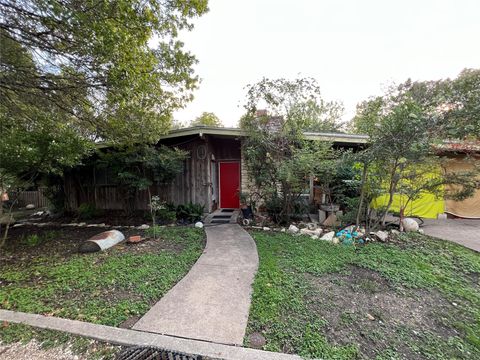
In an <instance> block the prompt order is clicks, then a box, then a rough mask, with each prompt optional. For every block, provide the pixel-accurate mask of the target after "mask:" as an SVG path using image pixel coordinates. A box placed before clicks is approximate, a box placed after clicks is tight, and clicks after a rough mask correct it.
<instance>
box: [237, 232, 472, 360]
mask: <svg viewBox="0 0 480 360" xmlns="http://www.w3.org/2000/svg"><path fill="white" fill-rule="evenodd" d="M252 236H253V237H254V238H255V240H256V243H257V247H258V252H259V256H260V267H259V271H258V274H257V276H256V279H255V283H254V293H253V302H252V307H251V310H250V317H249V323H248V328H247V336H246V337H245V343H246V345H247V346H248V335H249V334H251V333H253V332H260V333H262V335H263V336H264V337H265V338H266V340H267V343H266V345H265V347H264V349H266V350H272V351H282V352H288V353H297V354H300V355H302V356H304V357H307V358H308V357H316V358H325V359H357V358H369V359H372V358H373V359H412V358H415V359H462V358H463V359H473V358H480V285H479V275H480V255H479V254H478V253H475V252H473V251H471V250H468V249H465V248H463V247H461V246H458V245H456V244H452V243H448V242H444V241H440V240H433V239H431V238H428V237H426V236H423V235H420V234H411V235H408V236H407V235H402V236H399V238H398V239H397V240H396V241H395V242H393V243H389V244H382V243H373V244H369V245H366V246H363V247H357V248H354V247H351V246H350V247H348V246H342V245H332V244H330V243H328V242H325V241H319V240H312V239H310V238H309V237H304V236H300V237H292V236H289V235H287V234H280V233H268V232H253V233H252Z"/></svg>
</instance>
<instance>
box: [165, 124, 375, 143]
mask: <svg viewBox="0 0 480 360" xmlns="http://www.w3.org/2000/svg"><path fill="white" fill-rule="evenodd" d="M204 134H205V135H220V136H232V137H244V136H247V133H246V132H245V131H244V130H242V129H239V128H226V127H211V126H201V125H200V126H193V127H188V128H182V129H176V130H172V131H170V132H169V133H168V134H165V135H162V136H161V137H160V140H163V139H171V138H176V137H181V136H189V135H199V136H201V135H204ZM304 135H305V138H306V139H308V140H324V141H333V142H339V143H352V144H366V143H367V142H368V135H359V134H343V133H324V132H305V133H304Z"/></svg>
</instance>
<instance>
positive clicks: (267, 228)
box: [262, 226, 270, 231]
mask: <svg viewBox="0 0 480 360" xmlns="http://www.w3.org/2000/svg"><path fill="white" fill-rule="evenodd" d="M262 230H263V231H270V228H269V227H268V226H264V227H263V229H262Z"/></svg>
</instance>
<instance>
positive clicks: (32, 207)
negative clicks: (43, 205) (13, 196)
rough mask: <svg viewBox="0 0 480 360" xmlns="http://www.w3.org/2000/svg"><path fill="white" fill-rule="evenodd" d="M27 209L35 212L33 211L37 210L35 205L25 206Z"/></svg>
mask: <svg viewBox="0 0 480 360" xmlns="http://www.w3.org/2000/svg"><path fill="white" fill-rule="evenodd" d="M25 209H27V210H33V209H35V204H28V205H27V206H25Z"/></svg>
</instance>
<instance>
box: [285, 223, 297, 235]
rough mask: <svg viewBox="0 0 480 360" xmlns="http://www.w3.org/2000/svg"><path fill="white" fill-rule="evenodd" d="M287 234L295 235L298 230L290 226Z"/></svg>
mask: <svg viewBox="0 0 480 360" xmlns="http://www.w3.org/2000/svg"><path fill="white" fill-rule="evenodd" d="M287 232H288V233H289V234H297V233H298V232H299V229H298V227H296V226H295V225H290V226H289V227H288V230H287Z"/></svg>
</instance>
